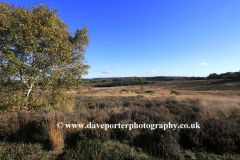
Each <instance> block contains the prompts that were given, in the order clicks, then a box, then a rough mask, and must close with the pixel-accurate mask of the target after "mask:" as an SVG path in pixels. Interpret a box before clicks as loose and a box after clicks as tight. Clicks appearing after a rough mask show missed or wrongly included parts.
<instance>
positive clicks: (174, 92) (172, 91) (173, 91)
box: [170, 90, 182, 96]
mask: <svg viewBox="0 0 240 160" xmlns="http://www.w3.org/2000/svg"><path fill="white" fill-rule="evenodd" d="M170 94H175V95H177V96H178V95H181V94H182V93H181V92H179V91H175V90H171V93H170Z"/></svg>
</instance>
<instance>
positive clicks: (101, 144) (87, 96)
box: [0, 79, 240, 160]
mask: <svg viewBox="0 0 240 160" xmlns="http://www.w3.org/2000/svg"><path fill="white" fill-rule="evenodd" d="M106 83H107V82H106ZM95 85H96V83H85V84H84V86H83V93H82V92H80V91H78V90H72V91H69V92H67V94H68V95H72V96H74V97H75V105H74V106H72V107H70V108H68V109H66V110H51V109H44V108H43V109H42V110H41V111H38V112H36V111H27V110H22V111H14V112H10V113H9V114H7V115H0V138H1V143H0V159H6V160H8V159H109V160H112V159H113V160H115V159H116V160H117V159H132V160H135V159H199V160H202V159H215V160H218V159H235V160H238V159H240V82H238V81H232V80H221V79H218V80H191V81H186V80H185V81H157V82H156V83H154V84H146V85H143V87H141V85H132V86H118V87H94V86H95ZM89 88H91V89H89ZM173 90H174V91H178V92H180V93H182V94H181V95H178V96H177V95H175V94H170V93H171V91H173ZM57 122H63V123H64V124H85V125H87V124H89V122H91V123H93V124H118V123H121V124H133V123H134V122H136V123H137V124H143V123H146V124H160V123H169V122H171V123H172V124H189V125H190V124H194V123H196V122H198V123H199V124H200V129H176V130H172V129H167V130H163V129H155V130H151V129H132V130H129V129H126V128H125V129H108V130H104V129H101V128H95V129H94V128H92V129H87V128H83V129H81V128H78V129H76V128H75V129H73V128H71V129H66V128H62V129H57V127H56V123H57Z"/></svg>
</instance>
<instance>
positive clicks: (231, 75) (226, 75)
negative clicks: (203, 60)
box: [207, 72, 240, 79]
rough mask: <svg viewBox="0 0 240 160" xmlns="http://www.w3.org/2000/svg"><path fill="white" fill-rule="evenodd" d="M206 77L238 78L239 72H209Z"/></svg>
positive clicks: (239, 76) (239, 77)
mask: <svg viewBox="0 0 240 160" xmlns="http://www.w3.org/2000/svg"><path fill="white" fill-rule="evenodd" d="M207 78H208V79H240V73H239V72H227V73H222V74H220V75H219V74H216V73H213V74H210V75H209V76H208V77H207Z"/></svg>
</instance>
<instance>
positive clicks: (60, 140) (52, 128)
mask: <svg viewBox="0 0 240 160" xmlns="http://www.w3.org/2000/svg"><path fill="white" fill-rule="evenodd" d="M56 124H57V122H56V121H55V119H54V118H51V119H49V120H48V121H47V124H46V126H47V131H48V136H49V140H50V142H51V146H52V149H53V150H59V149H61V148H62V147H63V145H64V131H63V130H62V129H58V128H57V126H56Z"/></svg>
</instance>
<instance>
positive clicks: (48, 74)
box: [0, 1, 90, 99]
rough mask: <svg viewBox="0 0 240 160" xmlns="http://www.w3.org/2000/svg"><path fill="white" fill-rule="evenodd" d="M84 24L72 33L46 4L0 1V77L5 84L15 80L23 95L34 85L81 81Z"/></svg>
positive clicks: (85, 70) (85, 41)
mask: <svg viewBox="0 0 240 160" xmlns="http://www.w3.org/2000/svg"><path fill="white" fill-rule="evenodd" d="M87 32H88V29H87V27H86V26H85V27H83V29H77V30H76V32H75V33H74V35H72V33H71V32H70V31H69V29H68V25H67V24H65V23H63V21H62V20H61V18H59V17H58V16H57V10H52V8H48V6H47V5H46V4H40V5H39V6H35V7H34V6H33V5H30V8H26V7H21V6H18V7H15V6H13V5H10V4H7V3H5V2H1V1H0V61H1V64H0V78H1V83H2V85H3V84H7V83H9V82H14V80H19V85H20V88H21V89H22V90H23V91H24V92H25V94H26V99H29V96H30V94H31V93H32V92H33V90H34V89H35V88H36V86H38V85H39V84H40V85H39V88H40V89H41V90H42V92H44V91H45V90H47V89H48V88H49V87H52V88H54V87H56V86H57V85H58V86H59V85H60V86H63V87H66V88H67V87H70V86H72V85H75V84H81V83H82V78H81V77H82V76H83V75H86V74H88V68H90V66H89V65H87V64H85V63H86V61H85V55H84V53H85V50H86V47H87V46H88V45H89V37H90V36H89V35H87Z"/></svg>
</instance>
